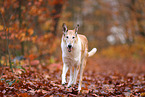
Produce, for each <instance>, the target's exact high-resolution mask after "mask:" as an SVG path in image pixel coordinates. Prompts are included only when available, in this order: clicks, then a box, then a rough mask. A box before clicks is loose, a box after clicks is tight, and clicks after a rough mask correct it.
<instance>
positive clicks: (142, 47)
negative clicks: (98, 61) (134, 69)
mask: <svg viewBox="0 0 145 97" xmlns="http://www.w3.org/2000/svg"><path fill="white" fill-rule="evenodd" d="M144 5H145V0H1V1H0V13H1V14H0V59H1V60H3V59H7V58H8V49H9V50H10V55H11V58H12V59H13V58H14V57H15V56H20V55H24V56H25V57H27V58H29V59H30V60H33V59H44V58H46V60H47V59H51V58H52V57H51V56H54V57H55V58H56V59H60V56H61V50H60V40H61V35H62V28H61V27H62V24H63V23H64V22H65V23H66V24H67V25H68V28H69V29H74V27H75V26H76V24H80V28H79V33H81V34H84V35H86V36H87V38H88V40H89V49H90V48H92V47H97V48H98V51H99V52H100V54H101V55H103V56H109V57H110V56H114V57H121V56H123V57H126V55H127V56H128V57H132V56H133V57H135V58H143V57H144V56H145V7H144ZM2 17H3V18H4V20H5V22H4V21H3V20H2ZM4 23H5V24H6V25H4ZM5 28H6V30H5ZM6 36H8V39H6ZM7 40H8V42H7ZM7 44H8V48H7Z"/></svg>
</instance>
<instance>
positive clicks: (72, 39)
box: [62, 23, 79, 52]
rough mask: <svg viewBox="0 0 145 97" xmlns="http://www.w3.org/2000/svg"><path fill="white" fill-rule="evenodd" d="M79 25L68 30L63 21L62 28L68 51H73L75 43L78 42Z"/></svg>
mask: <svg viewBox="0 0 145 97" xmlns="http://www.w3.org/2000/svg"><path fill="white" fill-rule="evenodd" d="M78 28H79V25H77V27H76V28H75V29H74V30H68V29H67V26H66V25H65V24H64V23H63V25H62V29H63V40H64V41H65V43H66V45H67V49H68V52H71V51H72V49H73V46H74V43H76V42H77V40H78V37H77V32H78Z"/></svg>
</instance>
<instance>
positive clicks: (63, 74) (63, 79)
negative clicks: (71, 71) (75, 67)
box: [62, 63, 68, 85]
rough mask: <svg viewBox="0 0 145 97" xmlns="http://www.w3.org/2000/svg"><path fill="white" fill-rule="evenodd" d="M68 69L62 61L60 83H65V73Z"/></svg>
mask: <svg viewBox="0 0 145 97" xmlns="http://www.w3.org/2000/svg"><path fill="white" fill-rule="evenodd" d="M67 71H68V66H67V65H66V64H65V63H64V64H63V71H62V85H65V84H66V73H67Z"/></svg>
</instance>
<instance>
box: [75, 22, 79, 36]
mask: <svg viewBox="0 0 145 97" xmlns="http://www.w3.org/2000/svg"><path fill="white" fill-rule="evenodd" d="M78 29H79V24H77V26H76V28H75V33H76V35H77V32H78Z"/></svg>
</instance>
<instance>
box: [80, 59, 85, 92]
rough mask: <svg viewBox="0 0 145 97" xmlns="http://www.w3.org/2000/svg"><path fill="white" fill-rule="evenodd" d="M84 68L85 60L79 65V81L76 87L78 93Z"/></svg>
mask: <svg viewBox="0 0 145 97" xmlns="http://www.w3.org/2000/svg"><path fill="white" fill-rule="evenodd" d="M85 66H86V60H84V59H83V61H82V63H81V65H80V79H79V85H78V91H79V92H80V90H81V87H82V79H83V72H84V69H85Z"/></svg>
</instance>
